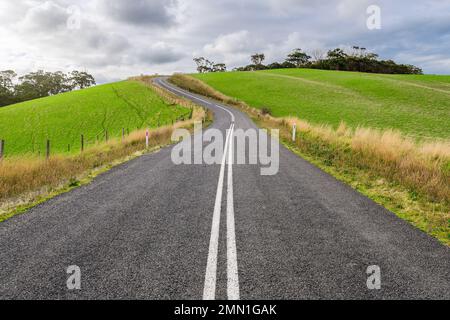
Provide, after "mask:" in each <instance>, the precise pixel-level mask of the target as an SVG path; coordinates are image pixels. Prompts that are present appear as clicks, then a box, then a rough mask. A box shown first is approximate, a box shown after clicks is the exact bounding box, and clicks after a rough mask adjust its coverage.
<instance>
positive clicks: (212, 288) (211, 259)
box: [203, 124, 233, 300]
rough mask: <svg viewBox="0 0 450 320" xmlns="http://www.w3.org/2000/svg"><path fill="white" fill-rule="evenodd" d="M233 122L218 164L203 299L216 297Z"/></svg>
mask: <svg viewBox="0 0 450 320" xmlns="http://www.w3.org/2000/svg"><path fill="white" fill-rule="evenodd" d="M232 128H233V124H232V125H231V126H230V129H229V130H228V133H227V138H226V141H225V147H224V153H223V157H222V164H221V165H220V174H219V182H218V184H217V193H216V202H215V205H214V214H213V220H212V227H211V238H210V240H209V252H208V263H207V265H206V274H205V286H204V288H203V300H214V299H215V297H216V278H217V254H218V251H219V227H220V211H221V208H222V190H223V179H224V175H225V162H226V159H227V157H226V156H227V151H228V142H229V138H230V134H231V130H232Z"/></svg>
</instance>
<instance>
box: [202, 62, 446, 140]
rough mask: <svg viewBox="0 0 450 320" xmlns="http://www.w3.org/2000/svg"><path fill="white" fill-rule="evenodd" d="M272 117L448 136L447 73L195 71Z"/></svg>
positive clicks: (292, 70) (409, 133) (428, 136)
mask: <svg viewBox="0 0 450 320" xmlns="http://www.w3.org/2000/svg"><path fill="white" fill-rule="evenodd" d="M193 76H194V77H196V78H198V79H200V80H202V81H204V82H205V83H207V84H208V85H210V86H212V87H213V88H215V89H217V90H218V91H220V92H222V93H224V94H225V95H227V96H230V97H234V98H237V99H239V100H242V101H244V102H246V103H247V104H248V105H250V106H252V107H254V108H259V109H261V108H264V107H265V108H268V109H269V110H270V111H271V114H272V115H273V116H275V117H286V116H293V117H298V118H301V119H305V120H308V121H309V122H311V123H313V124H330V125H332V126H333V127H334V128H337V127H338V125H339V124H340V122H341V121H344V122H345V123H346V124H347V125H349V126H350V127H352V128H356V127H357V126H363V127H370V128H379V129H387V128H392V129H399V130H400V131H401V132H403V133H404V134H406V135H409V136H413V137H417V138H423V137H426V138H442V139H449V138H450V125H449V119H450V76H433V75H423V76H422V75H421V76H415V75H414V76H411V75H380V74H366V73H354V72H337V71H323V70H310V69H284V70H270V71H259V72H228V73H211V74H195V75H193Z"/></svg>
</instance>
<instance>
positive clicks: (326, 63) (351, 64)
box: [194, 46, 423, 74]
mask: <svg viewBox="0 0 450 320" xmlns="http://www.w3.org/2000/svg"><path fill="white" fill-rule="evenodd" d="M311 54H312V57H311V56H310V55H309V54H307V53H306V52H303V51H302V49H295V50H293V51H292V52H291V53H290V54H289V55H288V56H287V58H286V59H285V61H283V62H273V63H271V64H268V65H264V64H263V62H264V60H265V58H266V57H265V55H264V53H256V54H254V55H252V56H251V64H249V65H247V66H245V67H239V68H235V69H233V70H234V71H255V70H267V69H288V68H310V69H322V70H340V71H357V72H369V73H386V74H423V71H422V69H420V68H418V67H416V66H413V65H409V64H397V63H396V62H394V61H393V60H380V59H379V56H378V55H377V54H375V53H371V52H368V51H367V49H366V48H361V47H357V46H353V47H351V48H350V49H349V50H343V49H341V48H336V49H334V50H330V51H328V52H327V53H326V54H325V52H323V51H321V50H314V51H313V52H312V53H311ZM194 61H195V62H196V63H197V71H198V72H200V73H205V72H223V71H226V66H225V65H224V64H215V63H213V62H210V61H209V60H208V59H205V58H203V57H201V58H195V59H194ZM217 66H220V68H218V67H217Z"/></svg>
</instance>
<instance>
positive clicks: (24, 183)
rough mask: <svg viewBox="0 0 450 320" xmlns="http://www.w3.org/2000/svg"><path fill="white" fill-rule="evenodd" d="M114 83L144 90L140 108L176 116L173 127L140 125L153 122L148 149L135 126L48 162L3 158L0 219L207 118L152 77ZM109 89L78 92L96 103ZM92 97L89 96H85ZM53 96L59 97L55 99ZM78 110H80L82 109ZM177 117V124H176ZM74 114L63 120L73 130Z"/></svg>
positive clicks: (163, 142) (157, 145) (167, 124)
mask: <svg viewBox="0 0 450 320" xmlns="http://www.w3.org/2000/svg"><path fill="white" fill-rule="evenodd" d="M113 85H116V86H123V87H122V88H121V89H122V90H126V89H127V88H128V89H131V92H130V93H129V94H130V95H132V94H133V93H135V94H137V92H136V90H139V91H142V92H141V94H140V95H139V94H137V97H136V99H142V100H141V101H142V104H144V103H155V104H156V106H155V107H153V106H151V105H150V106H148V108H149V109H148V110H153V111H154V112H156V111H157V112H161V114H167V115H169V114H170V113H171V112H174V113H175V115H174V118H173V119H174V123H173V124H172V122H171V120H170V121H169V120H167V119H171V118H166V121H165V122H160V126H159V127H157V125H156V124H155V123H154V122H150V123H148V122H144V123H143V124H142V125H143V126H144V125H145V124H149V125H150V124H152V127H153V128H151V129H150V130H149V148H148V149H147V148H146V142H145V134H146V129H144V128H145V127H144V128H143V129H138V130H136V128H134V129H135V130H134V131H132V132H130V134H128V135H125V136H124V137H123V138H122V137H116V138H111V139H110V140H108V141H107V142H105V141H99V142H98V143H95V144H91V145H90V146H88V147H87V148H86V149H85V150H84V151H83V152H80V151H79V150H78V152H77V153H64V152H63V153H59V154H52V155H51V156H50V157H49V158H48V159H46V158H45V157H38V156H36V155H32V154H28V155H13V156H8V157H6V158H5V159H3V160H2V161H1V162H0V221H3V220H5V219H7V218H9V217H11V216H13V215H15V214H17V213H21V212H23V211H25V210H26V209H28V208H29V207H31V206H34V205H36V204H37V203H40V202H42V201H44V200H46V199H48V198H49V197H52V196H54V195H56V194H59V193H61V192H65V191H68V190H70V189H72V188H74V187H77V186H79V185H81V184H84V183H87V182H89V181H90V180H91V179H92V178H93V177H94V176H95V175H97V174H98V173H101V172H103V171H106V170H107V169H109V168H111V167H112V166H114V165H117V164H120V163H122V162H124V161H127V160H129V159H131V158H134V157H137V156H139V155H142V154H143V153H145V152H150V151H155V150H157V149H158V148H160V147H161V146H164V145H167V144H170V143H171V135H172V132H173V131H174V130H175V129H176V128H180V127H183V128H188V129H192V128H193V124H194V122H195V121H204V120H205V119H206V120H207V119H208V117H210V116H211V115H210V114H207V113H205V110H204V109H203V108H200V107H198V106H195V105H194V104H192V103H190V102H187V101H186V100H183V99H179V98H177V97H176V96H174V95H172V94H170V93H168V92H166V91H164V90H162V89H160V88H158V87H156V86H154V85H153V84H152V83H151V78H150V77H137V78H133V79H130V80H129V81H126V82H122V83H118V84H113ZM107 88H108V86H104V87H103V88H101V90H100V92H98V91H97V90H93V89H89V90H84V92H83V91H80V93H82V95H81V96H82V97H83V98H84V101H92V103H94V101H95V100H96V99H99V98H100V97H104V94H103V93H104V92H103V91H102V90H106V91H107V92H109V91H110V90H111V89H107ZM91 94H92V96H91V97H89V96H90V95H91ZM149 97H150V98H149ZM52 98H57V96H55V97H52ZM111 99H112V97H110V100H109V102H114V100H111ZM116 99H117V100H119V102H117V101H116V103H117V104H119V105H120V107H122V108H126V110H123V112H124V113H126V112H128V113H130V114H133V113H134V110H133V108H131V107H129V106H128V104H123V103H122V102H121V101H120V98H116ZM63 100H64V99H63ZM134 101H136V100H134ZM138 101H139V100H138ZM51 105H54V106H55V102H54V101H52V102H51ZM80 105H81V103H80ZM80 108H83V107H81V106H80ZM152 108H154V109H152ZM164 108H167V110H164ZM119 109H120V108H118V110H119ZM176 111H179V113H176ZM185 111H188V114H189V116H186V118H185V119H184V120H182V118H181V117H180V115H183V114H186V112H185ZM147 112H149V111H147ZM177 114H178V120H180V121H176V120H177V118H176V115H177ZM77 115H78V113H76V112H75V113H74V114H72V113H69V114H66V117H67V118H71V119H72V121H73V122H74V123H73V126H76V124H77V121H78V120H79V118H77ZM94 115H95V113H94ZM119 115H120V113H119V114H118V116H119ZM153 116H154V115H153Z"/></svg>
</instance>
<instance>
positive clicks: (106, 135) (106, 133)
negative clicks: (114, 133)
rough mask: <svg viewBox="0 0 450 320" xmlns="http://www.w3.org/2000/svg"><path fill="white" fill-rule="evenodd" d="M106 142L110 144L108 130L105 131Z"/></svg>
mask: <svg viewBox="0 0 450 320" xmlns="http://www.w3.org/2000/svg"><path fill="white" fill-rule="evenodd" d="M105 141H106V142H108V130H106V131H105Z"/></svg>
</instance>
